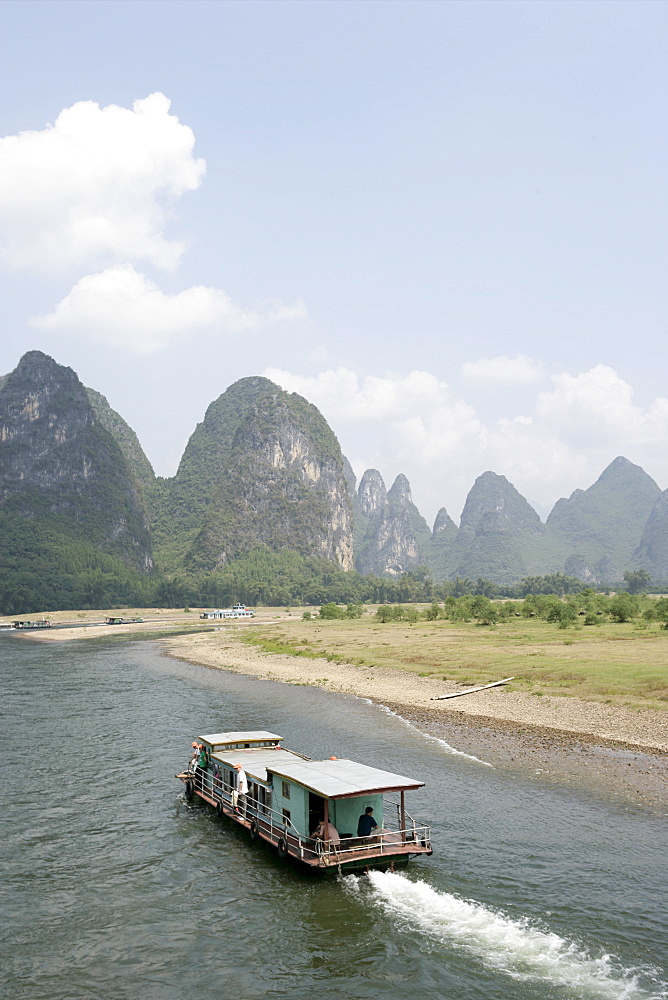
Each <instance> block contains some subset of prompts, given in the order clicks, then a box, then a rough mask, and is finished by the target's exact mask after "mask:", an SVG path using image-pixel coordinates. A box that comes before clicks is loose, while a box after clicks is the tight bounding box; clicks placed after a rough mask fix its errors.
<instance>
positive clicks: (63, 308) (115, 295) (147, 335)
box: [31, 264, 307, 354]
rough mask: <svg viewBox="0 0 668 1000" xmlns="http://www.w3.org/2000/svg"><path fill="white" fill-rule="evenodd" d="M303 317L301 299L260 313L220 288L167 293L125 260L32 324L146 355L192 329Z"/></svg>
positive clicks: (252, 326) (83, 282) (237, 328)
mask: <svg viewBox="0 0 668 1000" xmlns="http://www.w3.org/2000/svg"><path fill="white" fill-rule="evenodd" d="M306 315H307V314H306V309H305V306H304V304H303V303H301V302H297V303H296V304H295V305H293V306H286V305H284V304H282V303H280V302H276V303H273V304H271V305H270V306H269V307H267V308H265V309H264V310H262V311H253V310H247V309H243V308H242V307H241V306H239V305H237V303H235V302H234V301H233V300H232V299H231V298H230V297H229V295H227V294H226V293H225V292H223V291H221V290H220V289H218V288H206V287H204V286H197V287H195V288H188V289H186V290H185V291H183V292H179V293H178V294H175V295H168V294H165V293H164V292H163V291H161V289H160V288H158V286H157V285H156V284H155V283H154V282H152V281H150V280H149V278H147V277H146V276H145V275H144V274H140V273H138V272H137V271H135V269H134V268H133V267H132V265H131V264H125V265H118V266H114V267H109V268H107V269H106V270H104V271H101V272H100V273H99V274H89V275H86V276H85V277H83V278H81V279H80V280H79V281H78V282H77V283H76V285H75V286H74V288H73V289H72V290H71V292H70V293H69V294H68V295H67V296H65V298H64V299H63V300H62V301H61V302H59V303H58V305H57V306H56V308H55V310H54V311H53V312H52V313H51V314H50V315H48V316H41V317H37V318H35V319H33V320H32V321H31V325H32V326H34V327H37V328H38V329H42V330H52V331H64V332H66V333H74V334H79V335H82V336H84V337H88V338H90V339H91V340H100V341H102V342H104V343H108V344H113V345H115V346H118V347H122V348H124V349H125V350H130V351H134V352H135V353H138V354H148V353H151V352H153V351H157V350H159V349H161V348H163V347H165V346H166V345H168V344H169V343H170V342H172V341H174V340H178V339H180V338H182V337H184V336H186V335H187V334H189V333H192V332H193V331H195V330H204V329H208V330H211V331H213V330H222V331H226V332H231V333H240V332H243V331H250V330H256V329H258V328H259V327H261V326H263V325H265V324H270V323H274V322H281V321H286V320H298V319H303V318H305V317H306Z"/></svg>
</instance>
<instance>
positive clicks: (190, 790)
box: [186, 781, 195, 800]
mask: <svg viewBox="0 0 668 1000" xmlns="http://www.w3.org/2000/svg"><path fill="white" fill-rule="evenodd" d="M194 794H195V786H194V785H193V783H192V781H186V798H187V799H188V800H190V799H191V798H192V797H193V795H194Z"/></svg>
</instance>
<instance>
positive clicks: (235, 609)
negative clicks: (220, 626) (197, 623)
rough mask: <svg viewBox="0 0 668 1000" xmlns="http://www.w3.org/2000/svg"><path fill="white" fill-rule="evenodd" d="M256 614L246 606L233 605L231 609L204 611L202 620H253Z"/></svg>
mask: <svg viewBox="0 0 668 1000" xmlns="http://www.w3.org/2000/svg"><path fill="white" fill-rule="evenodd" d="M254 614H255V612H254V611H251V609H250V608H247V607H246V605H245V604H233V605H232V607H231V608H219V609H218V610H217V611H204V612H203V613H202V614H201V615H200V618H217V619H220V618H252V617H253V615H254Z"/></svg>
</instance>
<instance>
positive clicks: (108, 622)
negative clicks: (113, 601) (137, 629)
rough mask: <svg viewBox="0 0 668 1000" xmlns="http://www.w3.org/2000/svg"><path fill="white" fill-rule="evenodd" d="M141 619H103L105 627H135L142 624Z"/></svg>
mask: <svg viewBox="0 0 668 1000" xmlns="http://www.w3.org/2000/svg"><path fill="white" fill-rule="evenodd" d="M143 621H144V619H143V618H105V620H104V624H105V625H136V624H137V623H138V622H143Z"/></svg>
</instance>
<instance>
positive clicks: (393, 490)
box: [387, 472, 413, 503]
mask: <svg viewBox="0 0 668 1000" xmlns="http://www.w3.org/2000/svg"><path fill="white" fill-rule="evenodd" d="M387 499H388V500H389V501H390V502H391V503H392V502H394V503H396V502H400V503H413V496H412V494H411V484H410V483H409V482H408V480H407V479H406V477H405V476H404V474H403V472H400V473H399V475H398V476H397V478H396V479H395V480H394V482H393V483H392V485H391V487H390V489H389V491H388V494H387Z"/></svg>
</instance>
